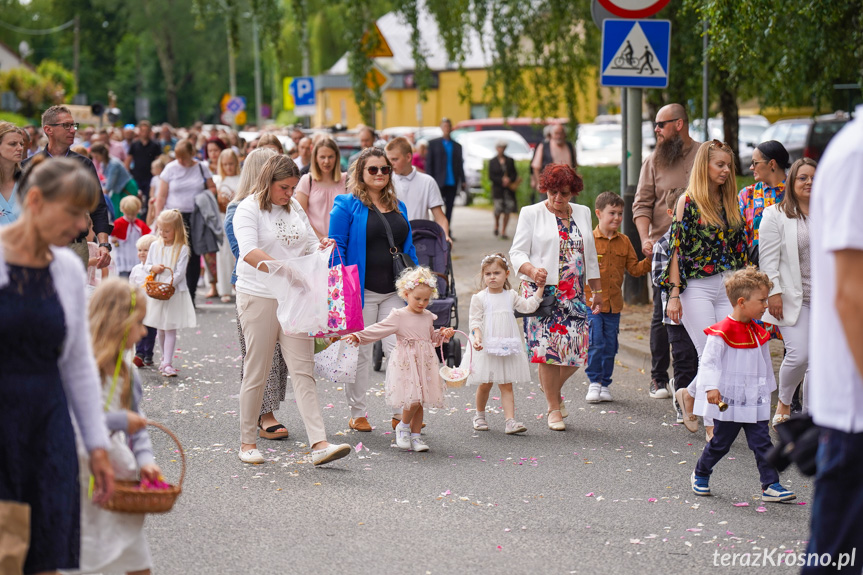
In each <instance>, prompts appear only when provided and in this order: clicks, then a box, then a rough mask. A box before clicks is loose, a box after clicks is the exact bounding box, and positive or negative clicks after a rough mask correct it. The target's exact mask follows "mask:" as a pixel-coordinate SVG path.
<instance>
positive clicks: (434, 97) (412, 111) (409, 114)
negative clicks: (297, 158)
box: [311, 11, 598, 129]
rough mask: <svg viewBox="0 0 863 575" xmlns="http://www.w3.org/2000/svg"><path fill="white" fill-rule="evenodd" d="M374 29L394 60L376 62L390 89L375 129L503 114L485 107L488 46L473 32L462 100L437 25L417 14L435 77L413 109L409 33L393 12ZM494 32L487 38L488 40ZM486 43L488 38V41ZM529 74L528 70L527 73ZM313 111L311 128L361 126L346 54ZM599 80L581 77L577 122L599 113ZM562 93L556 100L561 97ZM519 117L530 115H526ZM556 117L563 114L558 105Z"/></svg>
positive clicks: (319, 86) (323, 80)
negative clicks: (467, 87)
mask: <svg viewBox="0 0 863 575" xmlns="http://www.w3.org/2000/svg"><path fill="white" fill-rule="evenodd" d="M377 27H378V29H379V30H380V33H381V36H382V38H383V40H384V42H383V43H382V47H383V44H384V43H385V44H386V46H388V47H389V48H390V51H391V53H392V56H390V57H382V58H375V59H374V60H375V64H377V66H379V67H380V68H381V69H383V70H384V71H385V72H386V73H387V74H388V75H389V76H390V78H391V83H390V85H389V87H388V88H387V89H386V90H384V92H383V98H382V105H381V107H380V108H379V110H378V112H377V117H376V118H375V128H376V129H383V128H390V127H397V126H437V125H438V124H439V123H440V120H441V118H444V117H447V118H449V119H451V120H452V121H453V123H458V122H460V121H462V120H468V119H472V118H485V117H500V116H501V110H499V109H489V108H487V107H486V106H485V105H484V104H483V98H482V93H483V88H484V86H485V83H486V77H487V72H486V68H487V67H488V66H489V65H490V64H491V60H490V57H489V56H487V54H488V53H490V46H486V47H485V50H483V49H482V47H481V45H480V39H479V37H478V35H477V34H476V33H473V32H472V33H471V35H470V37H469V38H468V39H467V45H468V50H467V51H466V52H467V54H466V56H465V61H464V63H463V66H464V68H465V69H466V75H467V78H468V80H469V82H470V84H471V98H470V99H469V101H465V102H462V101H461V99H460V97H459V93H460V92H461V91H462V88H463V86H464V84H465V78H464V77H463V76H462V74H461V73H460V72H459V71H458V69H457V66H456V65H455V64H453V63H452V62H449V61H448V60H447V57H446V51H445V50H444V48H443V45H442V43H441V40H440V36H439V34H438V30H437V23H436V22H435V21H434V19H433V18H432V17H431V16H430V15H429V14H428V13H427V12H424V11H423V12H421V13H420V29H421V30H423V34H422V42H423V44H424V47H425V52H426V54H428V55H429V56H428V59H427V62H428V66H429V68H430V70H431V72H432V74H433V77H434V78H433V82H432V87H431V89H429V90H428V91H427V92H426V96H427V100H426V101H425V102H423V104H422V106H421V107H419V108H418V107H417V102H418V92H417V90H416V88H415V87H414V85H413V70H414V62H413V58H412V57H411V49H410V43H409V41H410V29H409V28H408V27H407V26H406V25H405V24H404V23H403V22H401V20H400V17H399V16H398V15H397V14H396V13H395V12H391V13H389V14H386V15H385V16H383V17H381V18H380V19H379V20H378V21H377ZM492 34H493V32H491V31H489V32H488V33H487V34H485V36H486V38H487V39H488V38H491V35H492ZM487 41H488V40H487ZM525 74H527V72H525ZM315 80H316V82H315V89H316V112H315V115H314V116H313V117H312V122H311V123H312V125H313V126H330V125H333V124H342V125H345V126H349V127H353V126H356V125H357V124H360V123H362V121H363V120H362V115H361V114H360V111H359V108H358V107H357V105H356V102H355V101H354V95H353V90H352V89H351V83H350V78H349V76H348V67H347V56H343V57H342V58H341V59H340V60H339V61H338V62H336V64H335V65H334V66H333V67H332V68H330V70H328V71H327V72H325V73H324V74H323V75H321V76H319V77H317V78H316V79H315ZM596 83H597V76H596V74H595V73H594V74H591V75H590V76H589V77H586V78H583V79H580V81H579V84H581V85H582V86H584V87H585V90H584V94H579V97H578V122H579V123H583V122H590V121H592V120H593V118H594V117H595V116H596V114H597V105H598V102H597V88H596ZM562 96H563V95H562V94H561V98H560V101H561V102H563V101H564V98H563V97H562ZM520 115H532V114H530V113H525V114H520ZM554 115H555V116H558V117H562V116H566V109H565V108H564V106H563V105H561V107H560V110H559V111H558V113H557V114H554Z"/></svg>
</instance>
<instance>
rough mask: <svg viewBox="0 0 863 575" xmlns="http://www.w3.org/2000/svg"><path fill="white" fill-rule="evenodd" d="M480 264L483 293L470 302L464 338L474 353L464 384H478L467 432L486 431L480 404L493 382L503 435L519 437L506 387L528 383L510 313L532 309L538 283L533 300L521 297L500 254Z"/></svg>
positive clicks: (526, 366) (521, 346)
mask: <svg viewBox="0 0 863 575" xmlns="http://www.w3.org/2000/svg"><path fill="white" fill-rule="evenodd" d="M481 265H482V268H481V272H480V273H481V276H482V283H483V285H484V286H485V289H484V290H482V291H481V292H479V293H477V294H474V296H473V297H472V298H471V300H470V336H471V340H472V344H473V348H474V350H475V352H474V354H473V360H472V361H471V373H470V376H469V377H468V380H467V381H468V384H469V385H478V386H479V387H478V388H477V390H476V414H475V415H474V417H473V428H474V429H475V430H477V431H488V422H487V421H486V413H485V406H486V403H488V396H489V393H490V392H491V388H492V386H493V385H494V384H497V386H498V388H500V395H501V402H502V403H503V413H504V416H505V417H506V423H505V428H504V429H505V431H506V433H507V434H508V435H512V434H514V433H523V432H525V431H527V428H526V427H525V426H524V424H523V423H521V422H519V421H516V420H515V396H514V395H513V392H512V384H513V383H529V382H530V364H529V363H528V361H527V354H526V353H525V349H524V340H523V339H522V331H521V330H520V329H519V327H518V323H517V322H516V318H515V314H514V310H517V311H519V312H521V313H533V312H534V311H536V309H537V308H538V307H539V304H540V302H542V288H543V287H544V284H543V285H542V286H539V289H537V290H536V293H534V295H533V296H531V297H530V298H523V297H521V296H520V295H518V293H517V292H516V291H515V290H513V289H510V285H509V265H508V264H507V261H506V258H505V257H504V256H503V254H500V253H496V254H491V255H488V256H486V257H484V258H483V260H482V264H481Z"/></svg>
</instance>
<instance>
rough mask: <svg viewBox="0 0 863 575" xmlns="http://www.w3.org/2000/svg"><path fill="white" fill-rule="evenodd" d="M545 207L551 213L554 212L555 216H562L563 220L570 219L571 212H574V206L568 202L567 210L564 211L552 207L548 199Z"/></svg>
mask: <svg viewBox="0 0 863 575" xmlns="http://www.w3.org/2000/svg"><path fill="white" fill-rule="evenodd" d="M545 207H546V209H547V210H548V211H550V212H551V213H553V214H554V215H555V216H557V217H558V218H560V219H562V220H568V219H569V216H570V214H571V213H572V208H571V207H569V205H568V204H567V206H566V212H564V213H561V212H558V211H556V210H555V209H554V208H552V207H551V205H550V204H549V203H548V200H546V201H545Z"/></svg>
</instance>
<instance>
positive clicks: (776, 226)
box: [760, 158, 817, 426]
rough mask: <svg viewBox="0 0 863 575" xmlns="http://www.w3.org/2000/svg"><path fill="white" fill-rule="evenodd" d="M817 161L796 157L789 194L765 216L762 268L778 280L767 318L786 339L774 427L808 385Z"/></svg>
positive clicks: (786, 418) (789, 413)
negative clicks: (811, 226) (811, 223)
mask: <svg viewBox="0 0 863 575" xmlns="http://www.w3.org/2000/svg"><path fill="white" fill-rule="evenodd" d="M816 166H817V164H816V163H815V160H813V159H811V158H801V159H799V160H797V161H796V162H794V164H793V165H792V166H791V171H790V172H789V173H788V185H787V187H786V188H785V197H784V198H783V199H782V201H781V202H780V203H778V204H775V205H773V206H770V207H769V208H767V209H766V210H764V217H763V219H762V220H761V230H760V232H761V242H760V243H761V271H763V272H764V273H766V274H767V275H768V276H769V277H770V281H772V282H773V289H771V290H770V297H769V298H768V300H767V305H768V313H765V314H764V321H766V322H770V323H771V324H773V325H777V326H780V327H781V328H782V339H783V340H785V358H784V359H783V360H782V367H780V368H779V402H778V403H777V404H776V415H774V417H773V425H774V426H775V425H777V424H779V423H784V422H786V421H788V419H789V418H790V417H791V400H792V398H793V396H794V390H796V389H797V386H798V385H799V384H800V382H801V381H802V382H803V389H804V390H805V389H806V384H807V379H808V374H809V300H810V296H811V292H812V288H811V266H810V261H809V197H810V192H811V191H812V178H813V177H815V167H816ZM804 399H805V397H804Z"/></svg>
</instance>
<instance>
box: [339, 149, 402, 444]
mask: <svg viewBox="0 0 863 575" xmlns="http://www.w3.org/2000/svg"><path fill="white" fill-rule="evenodd" d="M392 170H393V168H392V164H390V161H389V160H388V159H387V156H386V154H385V153H384V151H383V150H381V149H379V148H368V149H366V150H364V151H363V152H362V153H361V154H360V157H359V158H358V159H357V161H356V162H355V163H354V165H353V171H352V172H351V173H350V175H349V177H348V192H350V193H348V194H342V195H339V196H336V201H335V204H334V205H333V210H332V212H330V230H329V235H330V237H331V238H332V239H334V240H335V241H336V249H337V250H338V253H336V252H335V251H334V252H333V259H332V262H331V264H332V265H334V264H338V263H342V262H344V264H345V265H356V266H357V270H358V272H359V276H360V288H361V289H362V298H363V323H364V324H365V325H366V326H369V325H372V324H373V323H377V322H379V321H381V320H383V319H385V318H386V317H387V316H388V315H389V314H390V312H391V311H392V310H394V309H396V308H399V307H402V306H404V305H405V303H404V302H403V301H402V300H401V298H399V296H398V295H397V294H396V277H395V274H394V272H393V256H392V254H391V250H390V243H389V239H388V237H387V227H386V225H385V224H384V220H386V224H388V225H389V228H390V230H391V231H392V235H393V241H394V243H395V246H396V247H397V248H398V249H399V250H400V251H402V252H404V253H405V254H407V255H408V256H409V257H410V258H411V259H412V260H413V262H414V264H417V263H418V262H417V256H416V250H415V249H414V244H413V241H412V240H411V226H410V223H409V222H408V219H407V215H406V214H407V208H406V207H405V205H404V203H403V202H400V201H398V199H397V198H396V191H395V188H394V187H393V182H392V177H391V176H392ZM375 208H376V209H375ZM339 254H341V258H342V259H340V258H339ZM395 344H396V341H395V337H394V336H389V337H387V338H385V339H384V340H383V346H384V351H385V353H386V354H387V355H389V354H390V353H392V350H393V348H394V347H395ZM371 356H372V345H371V344H370V345H362V346H360V354H359V361H358V362H357V377H356V380H355V381H354V382H352V383H349V384H348V385H346V386H345V395H346V396H347V399H348V405H349V406H350V409H351V419H350V421H349V422H348V424H349V425H350V427H351V429H356V430H357V431H371V430H372V426H371V424H369V422H368V419H366V400H365V397H366V391H367V390H368V387H369V364H370V363H371ZM400 416H401V410H398V417H396V416H394V417H393V419H396V420H397V419H398V418H399V417H400Z"/></svg>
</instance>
